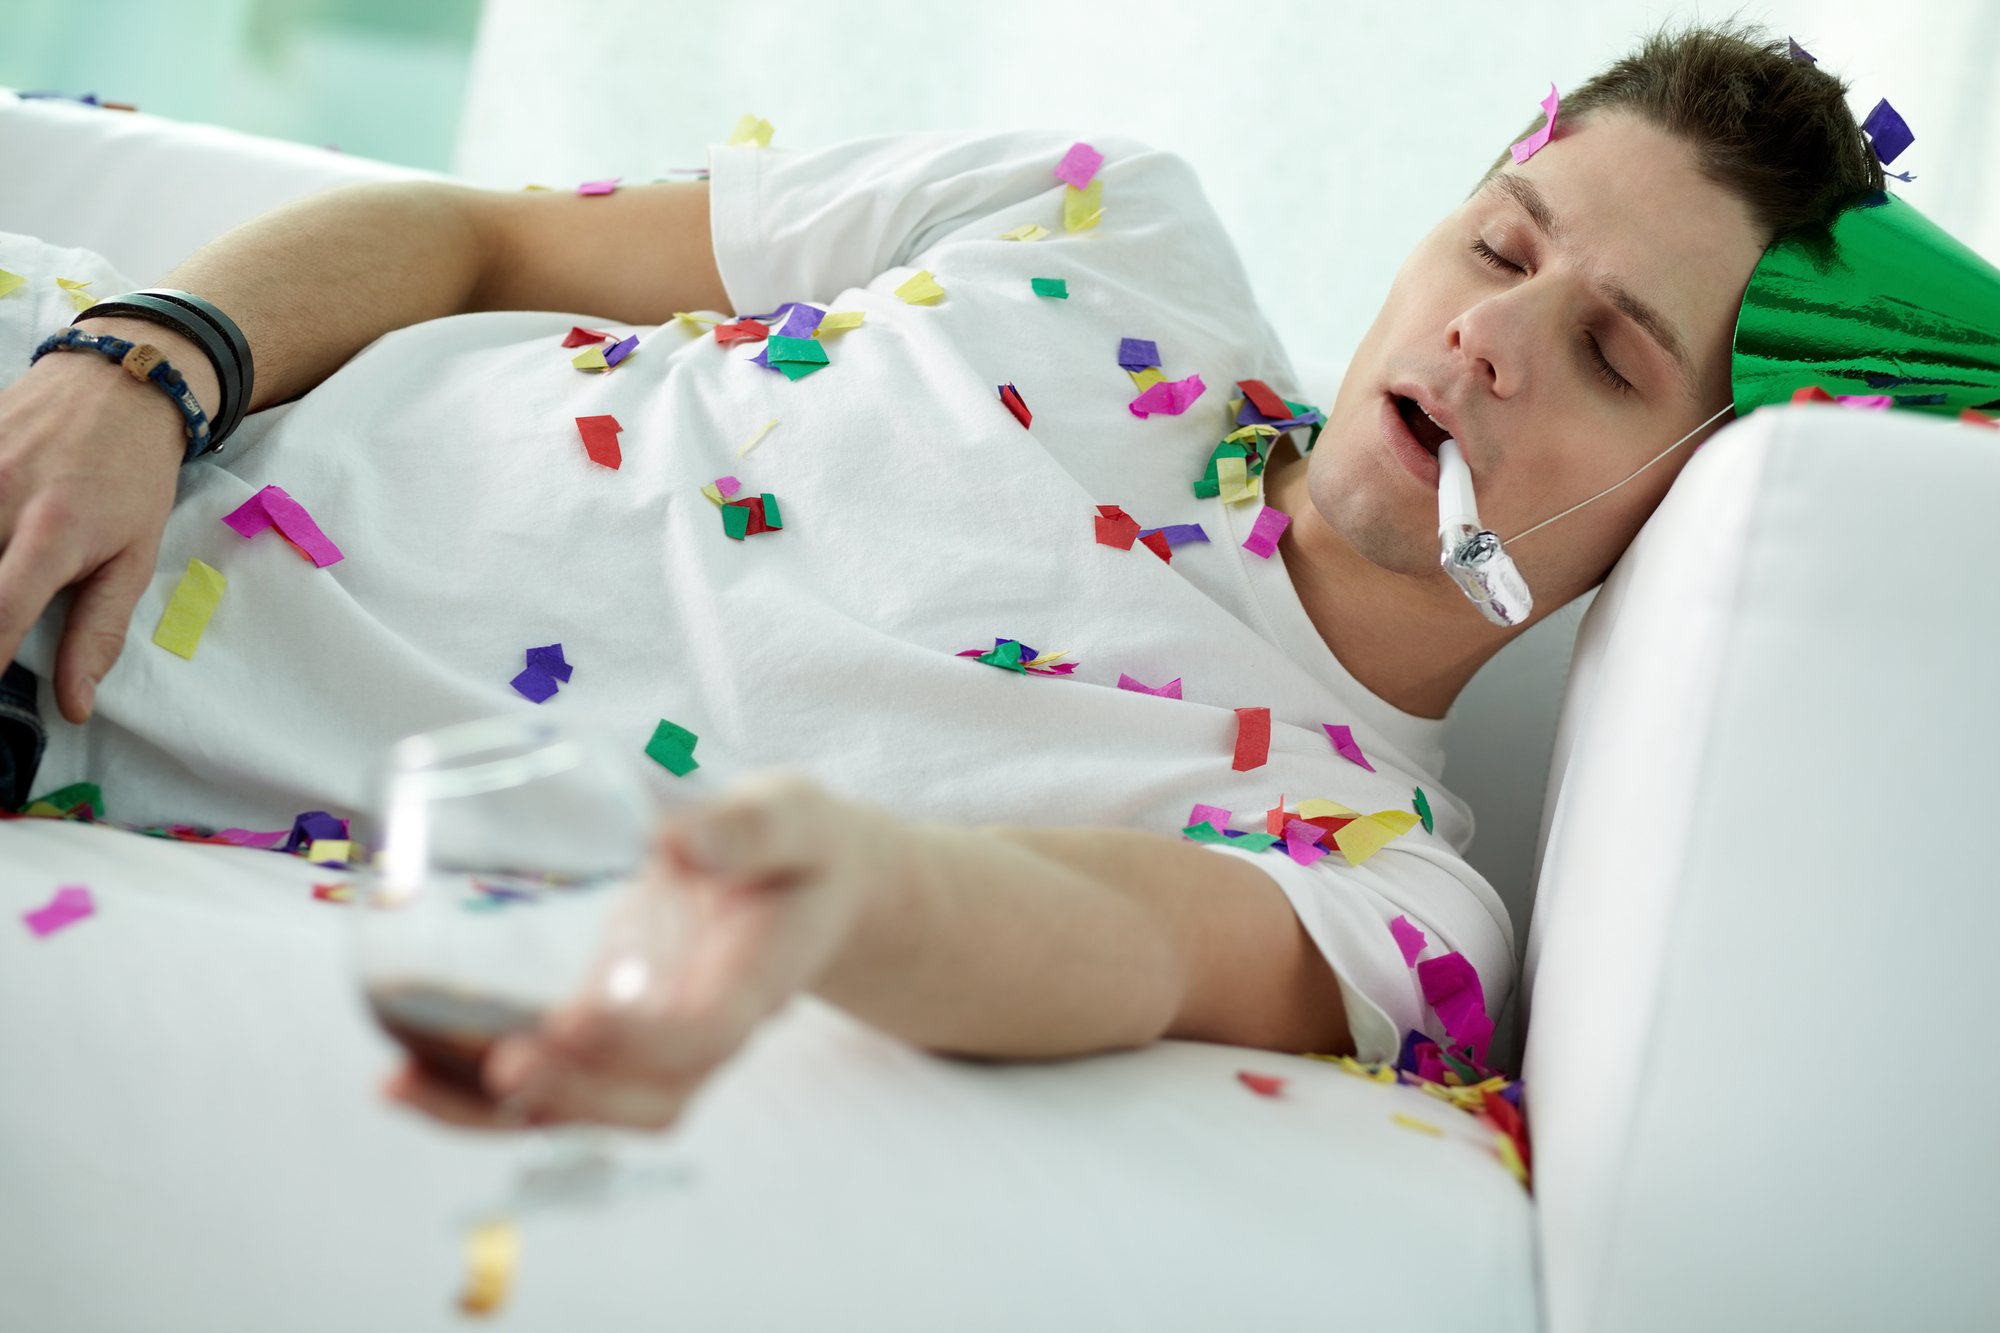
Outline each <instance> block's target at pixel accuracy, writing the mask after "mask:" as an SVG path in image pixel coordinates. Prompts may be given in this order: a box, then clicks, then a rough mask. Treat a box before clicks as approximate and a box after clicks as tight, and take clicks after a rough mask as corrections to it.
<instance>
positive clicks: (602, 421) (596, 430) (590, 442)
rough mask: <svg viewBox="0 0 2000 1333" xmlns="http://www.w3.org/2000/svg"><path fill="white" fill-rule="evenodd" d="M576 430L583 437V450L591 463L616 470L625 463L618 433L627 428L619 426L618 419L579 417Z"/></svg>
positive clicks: (610, 417) (609, 417)
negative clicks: (619, 449)
mask: <svg viewBox="0 0 2000 1333" xmlns="http://www.w3.org/2000/svg"><path fill="white" fill-rule="evenodd" d="M576 429H577V432H578V433H579V434H580V435H582V436H583V449H584V452H585V453H587V454H589V455H590V461H591V462H593V463H602V464H603V465H604V466H605V467H608V468H616V467H617V466H618V464H619V463H620V462H622V461H624V460H623V457H622V456H621V455H620V454H619V452H618V432H619V431H621V430H623V429H625V428H624V427H623V426H621V425H619V424H618V418H617V417H612V416H601V417H578V418H577V419H576Z"/></svg>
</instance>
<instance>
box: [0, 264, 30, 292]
mask: <svg viewBox="0 0 2000 1333" xmlns="http://www.w3.org/2000/svg"><path fill="white" fill-rule="evenodd" d="M27 281H28V280H27V279H26V278H24V277H22V276H21V275H20V274H18V273H9V272H8V271H7V270H6V269H4V268H0V296H6V295H7V294H8V293H10V292H12V291H13V290H14V289H15V288H17V287H20V286H22V285H24V284H25V283H26V282H27Z"/></svg>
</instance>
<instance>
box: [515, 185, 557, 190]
mask: <svg viewBox="0 0 2000 1333" xmlns="http://www.w3.org/2000/svg"><path fill="white" fill-rule="evenodd" d="M521 188H522V189H524V190H546V189H550V188H552V187H550V186H547V185H523V186H522V187H521Z"/></svg>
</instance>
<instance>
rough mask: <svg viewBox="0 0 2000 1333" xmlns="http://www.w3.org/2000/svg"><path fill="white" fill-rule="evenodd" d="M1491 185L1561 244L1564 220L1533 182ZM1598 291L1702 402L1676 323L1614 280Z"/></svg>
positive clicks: (1498, 179)
mask: <svg viewBox="0 0 2000 1333" xmlns="http://www.w3.org/2000/svg"><path fill="white" fill-rule="evenodd" d="M1491 184H1492V186H1493V188H1494V189H1496V190H1498V191H1500V192H1501V193H1502V194H1504V195H1506V196H1507V197H1508V198H1509V199H1512V200H1513V201H1514V202H1515V203H1517V204H1519V205H1520V206H1521V210H1522V211H1523V212H1525V213H1526V214H1527V215H1528V218H1529V220H1530V221H1532V222H1533V223H1534V224H1535V225H1536V226H1537V227H1539V228H1540V229H1541V231H1542V234H1543V235H1545V236H1547V237H1548V238H1549V240H1551V241H1555V242H1560V241H1561V240H1562V239H1563V224H1562V220H1561V219H1560V218H1558V217H1557V216H1556V214H1555V210H1554V209H1552V208H1550V207H1549V201H1548V199H1547V197H1546V196H1544V195H1543V194H1542V192H1541V190H1540V188H1538V187H1537V186H1536V184H1535V183H1534V182H1533V181H1531V180H1529V179H1528V178H1527V177H1526V176H1517V175H1514V174H1513V173H1511V172H1506V171H1500V172H1495V173H1494V175H1493V179H1492V181H1491ZM1597 289H1598V291H1599V292H1600V293H1602V294H1603V296H1604V299H1605V300H1607V301H1609V302H1611V304H1612V305H1613V306H1615V307H1616V308H1617V310H1618V312H1619V313H1620V314H1622V315H1624V316H1625V317H1626V318H1627V319H1629V320H1631V321H1632V322H1633V323H1634V324H1637V325H1638V326H1639V329H1640V331H1641V332H1643V333H1644V334H1645V335H1646V336H1647V337H1648V338H1651V339H1652V340H1653V342H1654V343H1655V344H1657V345H1658V346H1659V348H1660V350H1661V351H1663V352H1665V353H1666V354H1667V356H1668V357H1669V358H1670V359H1671V360H1672V361H1673V363H1674V367H1675V369H1677V370H1679V371H1680V377H1681V388H1682V390H1684V391H1685V392H1686V394H1687V396H1688V397H1690V398H1693V399H1696V400H1697V401H1699V399H1700V397H1701V393H1700V389H1699V388H1698V387H1697V385H1696V383H1695V378H1696V377H1695V371H1694V361H1693V360H1692V359H1691V358H1690V357H1689V356H1688V352H1687V344H1686V343H1684V342H1682V341H1681V335H1680V332H1679V330H1677V329H1675V328H1674V326H1673V322H1672V321H1671V320H1669V319H1668V318H1667V317H1666V316H1665V315H1662V314H1661V313H1660V312H1659V311H1658V310H1655V309H1654V308H1653V307H1652V306H1650V305H1647V304H1646V303H1645V302H1644V301H1642V300H1640V299H1639V298H1638V297H1637V296H1635V295H1633V294H1632V292H1631V291H1630V289H1628V288H1626V287H1625V286H1623V285H1622V284H1620V283H1618V282H1616V281H1614V280H1612V279H1608V278H1607V279H1603V280H1601V281H1599V283H1598V285H1597Z"/></svg>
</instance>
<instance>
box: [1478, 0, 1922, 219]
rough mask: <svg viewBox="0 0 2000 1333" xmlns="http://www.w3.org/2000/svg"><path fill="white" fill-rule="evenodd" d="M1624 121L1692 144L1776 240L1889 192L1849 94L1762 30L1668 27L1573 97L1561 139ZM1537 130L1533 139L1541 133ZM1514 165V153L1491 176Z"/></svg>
mask: <svg viewBox="0 0 2000 1333" xmlns="http://www.w3.org/2000/svg"><path fill="white" fill-rule="evenodd" d="M1602 111H1623V112H1626V113H1628V114H1631V115H1635V116H1638V117H1639V118H1640V119H1642V120H1644V121H1646V122H1647V123H1648V124H1650V125H1652V126H1654V127H1655V128H1657V129H1660V130H1663V131H1665V132H1666V133H1668V134H1671V135H1673V136H1674V137H1675V138H1677V139H1680V140H1682V141H1683V142H1684V143H1686V144H1687V145H1688V146H1689V147H1691V148H1692V149H1693V150H1694V155H1695V161H1696V163H1697V164H1698V165H1699V167H1700V169H1701V171H1702V173H1703V174H1704V175H1706V176H1707V177H1708V178H1709V179H1710V180H1712V181H1714V182H1715V183H1716V184H1718V185H1720V186H1722V187H1723V188H1724V189H1726V190H1728V191H1729V192H1730V193H1731V194H1733V195H1735V196H1736V197H1737V198H1738V199H1741V200H1742V201H1743V203H1744V205H1745V206H1746V207H1748V209H1749V210H1750V216H1751V217H1752V218H1753V219H1755V221H1756V222H1757V224H1758V225H1759V226H1760V227H1762V228H1763V229H1764V230H1765V232H1766V234H1767V235H1768V237H1769V239H1771V240H1776V239H1778V238H1779V237H1781V236H1794V235H1802V236H1806V237H1809V238H1811V237H1817V236H1822V235H1824V233H1825V229H1826V227H1827V224H1829V223H1831V222H1832V221H1833V218H1834V216H1835V215H1836V214H1837V213H1839V212H1840V211H1841V210H1842V209H1844V208H1846V207H1847V206H1848V205H1850V204H1853V203H1856V202H1858V201H1860V200H1862V199H1865V198H1867V197H1868V196H1869V195H1871V194H1874V193H1876V192H1877V191H1879V190H1881V188H1882V163H1881V162H1880V161H1879V160H1878V159H1877V158H1876V156H1875V149H1874V148H1873V146H1871V145H1870V144H1869V143H1868V142H1867V140H1866V139H1865V138H1864V137H1863V136H1862V133H1861V128H1860V126H1858V125H1856V124H1855V122H1854V115H1853V113H1852V112H1851V111H1849V110H1848V109H1847V84H1846V83H1845V82H1843V81H1842V80H1841V79H1839V78H1838V77H1836V76H1834V75H1832V74H1829V73H1827V72H1826V71H1825V70H1824V69H1821V68H1820V67H1819V66H1818V65H1816V64H1814V63H1812V62H1811V61H1807V60H1795V59H1793V58H1792V56H1791V54H1790V45H1789V43H1788V42H1787V41H1785V40H1783V39H1779V38H1775V37H1772V36H1771V35H1770V33H1769V32H1767V31H1766V30H1764V29H1762V28H1759V27H1756V26H1754V25H1750V24H1740V23H1730V24H1724V25H1719V26H1700V27H1686V28H1681V29H1679V30H1672V31H1670V30H1669V29H1667V28H1665V27H1662V28H1659V29H1657V30H1656V31H1654V32H1653V33H1652V34H1651V35H1650V36H1648V37H1646V38H1645V39H1644V40H1643V41H1642V42H1641V43H1640V44H1639V48H1638V49H1637V50H1636V51H1634V52H1633V53H1632V54H1630V55H1628V56H1626V57H1625V58H1624V59H1623V60H1620V61H1617V62H1616V63H1614V64H1612V65H1610V66H1609V67H1608V68H1606V69H1604V70H1603V71H1602V72H1600V73H1599V74H1597V75H1596V76H1595V77H1594V78H1592V79H1591V80H1590V81H1589V82H1588V83H1585V84H1584V85H1583V86H1582V87H1580V88H1577V89H1574V90H1573V91H1570V92H1567V93H1565V94H1564V95H1563V99H1562V105H1561V109H1560V110H1559V111H1558V113H1557V117H1556V130H1557V133H1558V134H1560V133H1561V131H1562V125H1563V122H1564V121H1565V120H1568V121H1570V122H1572V123H1574V122H1577V121H1581V120H1584V119H1586V118H1588V117H1589V116H1591V115H1593V114H1595V113H1597V112H1602ZM1542 123H1543V117H1542V116H1540V115H1537V116H1536V117H1535V118H1534V120H1532V121H1531V122H1529V125H1528V129H1527V131H1526V132H1527V133H1533V132H1534V131H1535V130H1538V129H1540V128H1541V126H1542ZM1512 161H1513V157H1512V155H1511V154H1510V153H1508V152H1506V151H1503V152H1502V153H1501V154H1500V156H1499V158H1498V159H1497V160H1495V162H1494V163H1493V165H1492V166H1491V167H1490V168H1488V169H1487V172H1486V175H1485V176H1484V177H1482V178H1481V179H1480V184H1481V185H1484V184H1485V183H1486V181H1487V180H1488V179H1491V177H1492V176H1493V173H1494V172H1496V171H1498V170H1500V168H1502V167H1504V166H1506V165H1508V164H1509V163H1510V162H1512Z"/></svg>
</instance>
